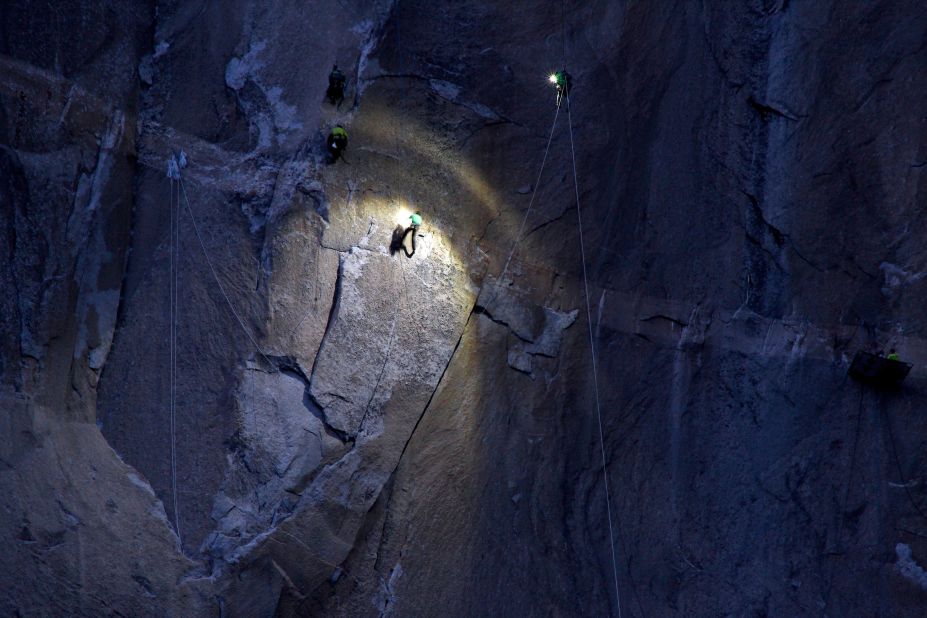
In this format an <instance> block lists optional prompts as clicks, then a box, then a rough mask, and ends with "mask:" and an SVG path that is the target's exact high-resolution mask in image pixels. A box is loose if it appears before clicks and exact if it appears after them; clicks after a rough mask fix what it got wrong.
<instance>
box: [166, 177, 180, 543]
mask: <svg viewBox="0 0 927 618" xmlns="http://www.w3.org/2000/svg"><path fill="white" fill-rule="evenodd" d="M174 169H176V168H174ZM169 174H170V172H169ZM176 188H177V200H176V204H175V201H174V189H175V183H174V178H173V177H171V178H170V209H169V212H170V219H171V241H170V243H169V244H170V260H169V262H170V286H169V287H170V320H171V324H170V348H171V353H170V363H171V366H170V388H171V400H170V412H171V427H170V429H171V495H172V497H173V503H174V528H175V529H176V530H177V540H178V542H179V544H180V546H181V548H182V547H183V537H182V536H181V532H180V508H179V506H178V503H177V429H176V427H177V425H176V401H177V319H178V315H177V313H178V306H177V299H178V294H177V282H178V274H177V272H178V270H179V266H180V264H179V262H180V229H179V227H180V226H179V223H180V221H179V214H180V186H179V184H177V185H176ZM175 217H177V221H175Z"/></svg>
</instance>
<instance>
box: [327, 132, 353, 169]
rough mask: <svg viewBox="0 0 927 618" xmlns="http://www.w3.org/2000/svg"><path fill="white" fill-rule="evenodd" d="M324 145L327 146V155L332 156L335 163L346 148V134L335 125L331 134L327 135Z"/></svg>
mask: <svg viewBox="0 0 927 618" xmlns="http://www.w3.org/2000/svg"><path fill="white" fill-rule="evenodd" d="M326 145H327V146H328V154H330V155H331V156H332V159H333V160H334V161H337V160H338V159H339V158H341V157H342V156H343V155H344V151H345V150H347V148H348V132H347V131H345V130H344V127H343V126H341V125H340V124H339V125H336V126H335V128H334V129H332V132H331V133H329V134H328V140H327V141H326Z"/></svg>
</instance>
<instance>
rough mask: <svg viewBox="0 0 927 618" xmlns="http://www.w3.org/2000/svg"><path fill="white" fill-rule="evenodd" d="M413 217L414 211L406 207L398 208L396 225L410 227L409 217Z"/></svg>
mask: <svg viewBox="0 0 927 618" xmlns="http://www.w3.org/2000/svg"><path fill="white" fill-rule="evenodd" d="M411 216H412V211H411V210H409V209H408V208H406V207H405V206H397V207H396V223H398V224H399V225H403V226H405V225H409V221H410V220H409V217H411Z"/></svg>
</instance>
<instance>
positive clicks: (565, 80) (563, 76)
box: [550, 69, 573, 107]
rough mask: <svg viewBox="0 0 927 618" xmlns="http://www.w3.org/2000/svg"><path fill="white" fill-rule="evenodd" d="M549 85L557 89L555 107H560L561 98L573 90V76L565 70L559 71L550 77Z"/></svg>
mask: <svg viewBox="0 0 927 618" xmlns="http://www.w3.org/2000/svg"><path fill="white" fill-rule="evenodd" d="M550 83H552V84H553V85H554V86H556V88H557V107H560V103H561V102H562V101H563V96H564V95H565V94H567V93H568V92H569V91H570V89H571V88H573V76H572V75H570V74H569V73H567V70H566V69H560V70H559V71H557V72H556V73H554V74H553V75H551V76H550Z"/></svg>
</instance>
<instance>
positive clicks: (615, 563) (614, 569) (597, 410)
mask: <svg viewBox="0 0 927 618" xmlns="http://www.w3.org/2000/svg"><path fill="white" fill-rule="evenodd" d="M566 98H567V125H568V126H569V127H570V155H571V158H572V161H573V190H574V192H575V194H576V218H577V220H578V225H579V251H580V256H581V258H582V262H583V292H584V295H585V298H586V325H587V326H588V328H589V352H590V355H591V356H592V384H593V388H594V391H595V413H596V419H597V421H598V425H599V448H600V450H601V453H602V475H603V477H604V481H605V506H606V510H607V513H608V536H609V540H610V541H611V544H610V548H611V553H612V573H613V574H614V577H615V600H616V601H617V608H618V618H621V592H620V591H619V588H618V561H617V558H616V556H615V531H614V526H613V524H612V504H611V502H612V500H611V494H610V491H609V489H608V463H607V459H606V457H605V433H604V431H603V430H602V407H601V404H600V398H599V378H598V369H597V366H596V355H595V337H594V335H593V332H592V306H591V304H590V302H589V278H588V275H587V273H586V246H585V241H584V239H583V215H582V210H581V208H580V204H579V177H578V176H577V174H576V148H575V146H574V145H573V114H572V110H571V109H570V89H569V88H567V89H566Z"/></svg>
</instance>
